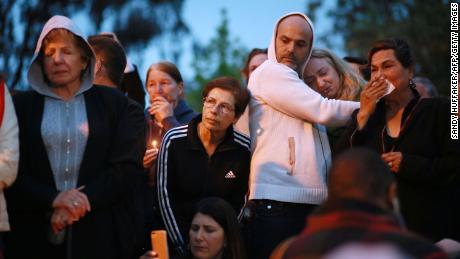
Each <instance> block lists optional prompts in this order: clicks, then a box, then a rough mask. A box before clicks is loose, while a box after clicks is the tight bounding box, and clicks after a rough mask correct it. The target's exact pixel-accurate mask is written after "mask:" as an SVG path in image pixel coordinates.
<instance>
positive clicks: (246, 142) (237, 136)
mask: <svg viewBox="0 0 460 259" xmlns="http://www.w3.org/2000/svg"><path fill="white" fill-rule="evenodd" d="M233 140H234V141H235V142H236V143H238V144H240V145H241V146H243V147H245V148H246V149H247V150H249V151H251V139H250V138H249V137H248V136H246V135H244V134H243V133H240V132H238V131H236V130H233Z"/></svg>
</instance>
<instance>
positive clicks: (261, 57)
mask: <svg viewBox="0 0 460 259" xmlns="http://www.w3.org/2000/svg"><path fill="white" fill-rule="evenodd" d="M267 53H268V50H267V49H259V48H253V49H252V50H251V52H249V54H248V57H247V58H246V63H245V64H244V67H243V69H242V70H241V75H242V76H243V78H244V80H246V82H248V81H249V77H250V76H251V74H252V72H254V70H256V68H258V67H259V66H260V65H261V64H262V63H264V62H265V60H267V59H268V54H267Z"/></svg>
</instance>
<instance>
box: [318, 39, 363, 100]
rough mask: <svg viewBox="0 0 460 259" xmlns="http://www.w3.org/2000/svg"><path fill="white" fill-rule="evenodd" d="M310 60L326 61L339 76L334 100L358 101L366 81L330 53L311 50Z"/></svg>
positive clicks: (323, 50) (322, 50)
mask: <svg viewBox="0 0 460 259" xmlns="http://www.w3.org/2000/svg"><path fill="white" fill-rule="evenodd" d="M311 58H321V59H326V61H327V62H328V63H329V64H330V65H331V66H332V67H333V68H334V70H335V71H336V72H337V74H338V75H339V80H340V84H339V90H338V92H337V96H336V98H335V99H338V100H346V101H357V100H359V94H360V93H361V90H362V89H363V88H364V86H365V85H366V81H365V80H364V79H363V78H362V77H361V75H359V74H358V73H356V72H355V71H354V70H353V68H352V67H351V66H350V65H348V64H347V63H346V62H345V61H343V60H342V59H340V58H339V57H337V56H336V55H335V54H334V53H332V51H329V50H325V49H316V48H315V49H313V51H312V53H311ZM311 58H310V59H311Z"/></svg>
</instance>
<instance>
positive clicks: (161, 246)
mask: <svg viewBox="0 0 460 259" xmlns="http://www.w3.org/2000/svg"><path fill="white" fill-rule="evenodd" d="M150 240H151V242H152V250H153V251H155V252H157V254H158V259H169V253H168V238H167V235H166V230H153V231H152V232H151V233H150Z"/></svg>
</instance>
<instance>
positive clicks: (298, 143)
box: [248, 13, 359, 204]
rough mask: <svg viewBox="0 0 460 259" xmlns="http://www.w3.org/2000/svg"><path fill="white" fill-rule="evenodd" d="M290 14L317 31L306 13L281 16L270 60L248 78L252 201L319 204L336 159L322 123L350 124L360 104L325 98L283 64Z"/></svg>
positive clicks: (323, 197)
mask: <svg viewBox="0 0 460 259" xmlns="http://www.w3.org/2000/svg"><path fill="white" fill-rule="evenodd" d="M291 15H299V16H301V17H303V18H305V20H306V21H307V22H308V24H309V25H310V27H311V29H312V32H313V25H312V23H311V21H310V20H309V19H308V17H307V16H305V15H304V14H302V13H290V14H287V15H285V16H283V17H282V18H280V19H279V20H278V22H277V23H276V26H275V29H274V32H273V37H272V40H271V42H270V46H269V48H268V60H267V61H265V62H264V63H263V64H262V65H260V66H259V67H258V68H257V69H256V70H255V71H254V72H253V73H252V74H251V77H250V79H249V84H248V88H249V90H250V91H251V95H252V96H251V101H250V103H249V116H250V123H249V127H250V134H251V142H252V145H253V146H252V150H253V156H252V161H251V176H250V199H270V200H277V201H283V202H292V203H307V204H319V203H321V202H322V201H323V200H324V199H325V198H326V197H327V185H326V183H327V175H326V173H327V170H328V168H329V165H330V160H331V151H330V148H329V142H328V140H327V135H326V129H325V127H324V126H321V125H319V124H322V125H327V126H341V125H345V124H346V122H347V121H348V120H349V119H350V116H351V114H352V112H353V111H354V110H356V109H357V108H359V103H356V102H349V101H340V100H329V99H327V98H323V97H322V96H321V95H320V94H318V93H317V92H315V91H314V90H312V89H311V88H310V87H309V86H308V85H306V84H305V83H304V82H303V81H302V79H301V78H299V75H298V74H297V72H296V71H294V70H293V69H291V68H289V67H288V66H286V65H284V64H281V63H278V61H277V59H276V54H275V53H276V50H275V37H276V31H277V29H278V24H279V22H280V21H281V20H282V19H284V18H285V17H287V16H291ZM312 42H313V39H312ZM311 49H313V44H311ZM311 49H310V53H309V54H308V59H309V57H310V55H311ZM308 59H307V61H306V62H305V64H303V65H302V68H301V70H300V71H303V70H304V67H305V66H306V64H307V62H308Z"/></svg>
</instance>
